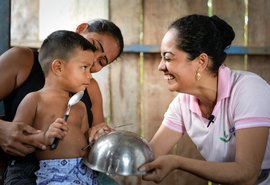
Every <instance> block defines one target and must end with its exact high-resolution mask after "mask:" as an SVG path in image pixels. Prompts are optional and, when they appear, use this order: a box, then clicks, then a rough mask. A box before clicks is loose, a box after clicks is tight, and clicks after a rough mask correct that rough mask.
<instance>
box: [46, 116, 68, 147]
mask: <svg viewBox="0 0 270 185" xmlns="http://www.w3.org/2000/svg"><path fill="white" fill-rule="evenodd" d="M68 116H69V114H65V115H64V120H65V121H67V119H68ZM59 141H60V139H58V138H55V139H54V141H53V143H52V144H51V146H50V147H51V150H54V149H56V148H57V146H58V143H59Z"/></svg>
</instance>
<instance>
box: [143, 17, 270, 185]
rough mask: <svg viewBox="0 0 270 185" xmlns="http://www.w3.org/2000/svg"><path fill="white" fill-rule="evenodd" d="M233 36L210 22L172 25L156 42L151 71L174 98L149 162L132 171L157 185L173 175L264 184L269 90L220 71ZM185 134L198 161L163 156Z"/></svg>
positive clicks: (268, 164)
mask: <svg viewBox="0 0 270 185" xmlns="http://www.w3.org/2000/svg"><path fill="white" fill-rule="evenodd" d="M234 37H235V34H234V31H233V29H232V27H231V26H230V25H228V24H227V23H226V22H225V21H224V20H222V19H220V18H219V17H217V16H212V17H208V16H203V15H189V16H186V17H183V18H180V19H178V20H176V21H175V22H173V23H172V24H171V25H170V27H169V29H168V31H167V33H166V34H165V36H164V37H163V40H162V43H161V62H160V64H159V66H158V69H159V71H162V72H163V73H164V79H165V80H166V81H167V83H168V89H169V90H170V91H176V92H179V94H178V95H177V96H176V97H175V99H174V100H173V101H172V102H171V104H170V106H169V108H168V110H167V112H166V113H165V115H164V119H163V122H162V124H161V126H160V128H159V129H158V131H157V132H156V134H155V135H154V137H153V138H152V140H151V142H150V144H151V146H152V148H153V151H154V153H155V156H156V159H155V160H154V161H153V162H151V163H148V164H145V165H144V166H143V167H141V168H140V170H142V171H150V172H151V173H148V174H147V175H145V176H144V177H143V179H144V180H151V181H155V182H160V181H162V180H163V179H164V178H165V177H166V176H167V175H168V174H169V173H170V172H171V171H173V170H174V169H179V170H184V171H186V172H189V173H192V174H194V175H197V176H199V177H202V178H204V179H208V180H210V181H213V182H217V183H221V184H238V185H240V184H241V185H254V184H260V185H267V184H270V175H269V171H270V136H269V127H270V109H269V105H270V87H269V85H268V84H267V82H266V81H264V80H263V79H262V78H261V77H259V76H258V75H256V74H254V73H250V72H246V71H236V70H232V69H230V68H228V67H226V66H225V65H224V64H223V63H224V60H225V58H226V52H225V51H226V49H227V48H228V47H229V46H230V45H231V43H232V41H233V39H234ZM184 133H187V134H188V135H189V136H190V138H191V139H192V141H193V142H194V143H195V145H196V146H197V148H198V150H199V151H200V153H201V154H202V156H203V157H204V158H205V161H204V160H197V159H191V158H187V157H182V156H179V155H169V154H168V152H169V151H170V149H172V147H173V146H174V145H175V144H176V143H177V142H178V141H179V140H180V139H181V138H182V136H183V134H184Z"/></svg>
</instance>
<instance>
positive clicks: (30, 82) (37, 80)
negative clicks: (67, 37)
mask: <svg viewBox="0 0 270 185" xmlns="http://www.w3.org/2000/svg"><path fill="white" fill-rule="evenodd" d="M33 53H34V64H33V67H32V70H31V72H30V74H29V76H28V77H27V79H26V80H25V81H24V82H23V84H22V85H20V86H19V87H18V88H16V89H14V90H13V92H12V93H11V94H10V95H9V96H8V97H6V98H5V99H4V100H3V102H4V107H5V116H4V118H3V119H4V120H6V121H12V120H13V118H14V116H15V114H16V110H17V108H18V106H19V104H20V102H21V101H22V99H23V98H24V97H25V96H26V95H27V94H28V93H30V92H33V91H37V90H39V89H41V88H42V87H43V86H44V83H45V78H44V74H43V71H42V69H41V66H40V64H39V61H38V52H36V51H33ZM82 101H83V102H84V103H85V105H86V109H87V114H88V123H89V127H91V126H92V122H93V114H92V111H91V107H92V102H91V99H90V98H89V95H88V92H87V91H86V90H85V92H84V96H83V97H82Z"/></svg>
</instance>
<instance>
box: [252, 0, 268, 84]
mask: <svg viewBox="0 0 270 185" xmlns="http://www.w3.org/2000/svg"><path fill="white" fill-rule="evenodd" d="M248 3H249V4H248V14H249V19H248V36H249V37H248V45H249V46H254V47H258V46H269V45H270V35H269V33H268V32H269V29H270V15H269V9H270V1H268V0H259V1H258V0H250V1H248ZM248 70H249V71H252V72H255V73H257V74H258V75H260V76H262V77H263V78H264V79H265V80H266V81H267V82H268V83H270V73H269V71H270V65H269V56H249V57H248Z"/></svg>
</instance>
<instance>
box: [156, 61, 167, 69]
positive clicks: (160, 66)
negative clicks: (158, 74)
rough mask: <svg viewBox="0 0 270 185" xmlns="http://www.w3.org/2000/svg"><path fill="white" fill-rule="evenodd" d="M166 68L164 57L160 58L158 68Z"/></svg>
mask: <svg viewBox="0 0 270 185" xmlns="http://www.w3.org/2000/svg"><path fill="white" fill-rule="evenodd" d="M165 69H166V65H165V62H164V60H163V59H161V60H160V62H159V65H158V70H159V71H164V70H165Z"/></svg>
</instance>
